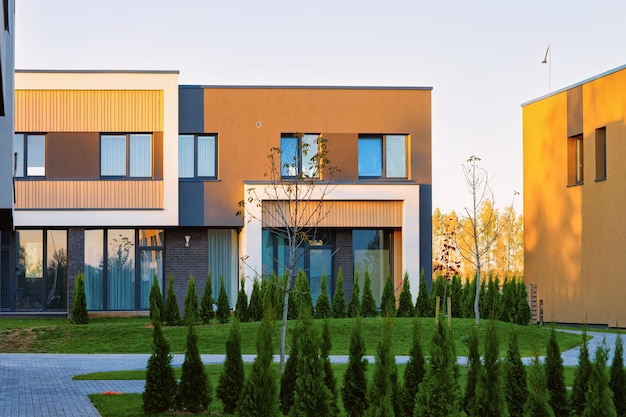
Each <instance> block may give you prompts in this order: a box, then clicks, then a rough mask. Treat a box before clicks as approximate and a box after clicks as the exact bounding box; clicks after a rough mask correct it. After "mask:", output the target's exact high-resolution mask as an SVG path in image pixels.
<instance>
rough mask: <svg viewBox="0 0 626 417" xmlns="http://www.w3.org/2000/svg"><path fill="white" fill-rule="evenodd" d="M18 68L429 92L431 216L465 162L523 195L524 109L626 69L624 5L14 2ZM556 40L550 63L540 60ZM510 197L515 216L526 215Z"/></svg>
mask: <svg viewBox="0 0 626 417" xmlns="http://www.w3.org/2000/svg"><path fill="white" fill-rule="evenodd" d="M16 3H17V4H16V36H15V37H16V68H19V69H143V70H179V71H180V77H179V82H180V83H181V84H228V85H232V84H246V85H268V84H269V85H346V86H352V85H358V86H370V85H371V86H427V87H433V92H432V123H433V129H432V141H433V155H432V162H433V208H434V207H440V208H441V209H442V210H443V211H445V212H447V211H450V210H453V209H454V210H457V212H458V211H461V210H462V209H463V208H464V207H465V206H467V205H469V204H470V195H469V194H468V192H467V189H466V186H465V183H464V179H463V174H462V169H461V165H462V164H463V163H464V162H465V161H466V160H467V158H468V157H469V156H470V155H477V156H479V157H480V158H481V159H482V161H481V165H482V167H484V168H485V169H487V171H488V172H489V173H490V174H491V175H492V178H493V181H492V185H493V188H494V191H495V195H496V205H497V206H499V207H503V206H505V205H508V204H510V202H511V199H512V196H513V192H514V191H519V192H521V191H522V139H521V138H522V131H521V115H522V113H521V106H520V105H521V104H522V103H524V102H526V101H529V100H532V99H534V98H537V97H540V96H543V95H545V94H547V93H548V86H549V77H548V72H549V71H548V70H549V67H550V68H551V77H550V85H551V88H552V91H555V90H558V89H561V88H563V87H566V86H568V85H571V84H574V83H576V82H579V81H582V80H584V79H586V78H589V77H592V76H594V75H597V74H600V73H603V72H605V71H607V70H610V69H613V68H616V67H619V66H621V65H624V64H626V30H624V17H625V16H626V2H625V1H623V0H615V1H602V0H600V1H594V2H592V1H589V0H587V1H579V0H568V1H566V0H561V1H549V0H526V1H515V2H512V1H503V0H494V1H480V0H475V1H466V0H458V1H453V0H450V1H445V0H440V1H421V0H408V1H397V0H386V1H370V0H354V1H353V0H316V1H306V2H305V1H299V0H290V1H283V0H280V1H269V0H221V1H215V0H167V1H165V0H106V1H104V0H100V1H95V0H54V1H51V0H16ZM548 44H551V46H552V48H551V61H550V65H547V64H541V63H540V62H541V60H542V58H543V56H544V54H545V52H546V48H547V46H548ZM521 197H523V196H521V195H520V196H518V198H517V201H516V204H515V206H516V209H517V210H518V211H521V208H522V200H521Z"/></svg>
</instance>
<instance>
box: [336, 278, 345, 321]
mask: <svg viewBox="0 0 626 417" xmlns="http://www.w3.org/2000/svg"><path fill="white" fill-rule="evenodd" d="M333 317H334V318H336V319H341V318H344V317H346V294H345V293H344V291H343V271H342V270H341V268H339V272H338V273H337V283H336V284H335V295H334V296H333Z"/></svg>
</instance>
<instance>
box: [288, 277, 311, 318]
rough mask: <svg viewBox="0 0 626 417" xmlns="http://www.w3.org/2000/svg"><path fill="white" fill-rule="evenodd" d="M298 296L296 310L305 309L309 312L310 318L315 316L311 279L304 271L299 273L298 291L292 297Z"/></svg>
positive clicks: (297, 279)
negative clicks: (310, 285)
mask: <svg viewBox="0 0 626 417" xmlns="http://www.w3.org/2000/svg"><path fill="white" fill-rule="evenodd" d="M294 295H295V296H296V298H295V301H296V308H297V309H301V308H304V309H306V310H307V311H308V315H309V316H313V297H311V288H310V287H309V279H308V278H307V276H306V273H305V272H304V271H303V270H299V271H298V276H297V277H296V291H295V294H292V296H294Z"/></svg>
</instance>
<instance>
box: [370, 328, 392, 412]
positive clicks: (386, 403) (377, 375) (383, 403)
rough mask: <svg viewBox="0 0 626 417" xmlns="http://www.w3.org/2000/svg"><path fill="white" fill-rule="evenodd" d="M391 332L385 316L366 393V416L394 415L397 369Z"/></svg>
mask: <svg viewBox="0 0 626 417" xmlns="http://www.w3.org/2000/svg"><path fill="white" fill-rule="evenodd" d="M392 330H393V327H392V323H391V318H390V317H389V316H387V317H386V318H385V319H384V324H383V334H382V339H381V341H380V342H379V343H378V348H377V349H376V362H375V363H374V375H373V377H372V384H371V385H370V388H369V391H368V398H369V405H370V408H369V410H368V411H367V415H368V416H371V417H378V416H380V417H387V416H389V417H393V416H394V415H395V412H394V397H396V395H394V393H397V391H398V378H397V377H398V369H397V366H396V361H395V356H394V354H393V350H392V342H391V341H392ZM398 405H399V404H398Z"/></svg>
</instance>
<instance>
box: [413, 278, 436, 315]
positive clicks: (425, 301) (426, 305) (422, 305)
mask: <svg viewBox="0 0 626 417" xmlns="http://www.w3.org/2000/svg"><path fill="white" fill-rule="evenodd" d="M429 300H430V296H429V294H428V287H427V286H426V278H425V277H424V271H422V272H421V273H420V286H419V293H418V294H417V300H415V317H432V315H433V312H432V311H431V310H430V302H429Z"/></svg>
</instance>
